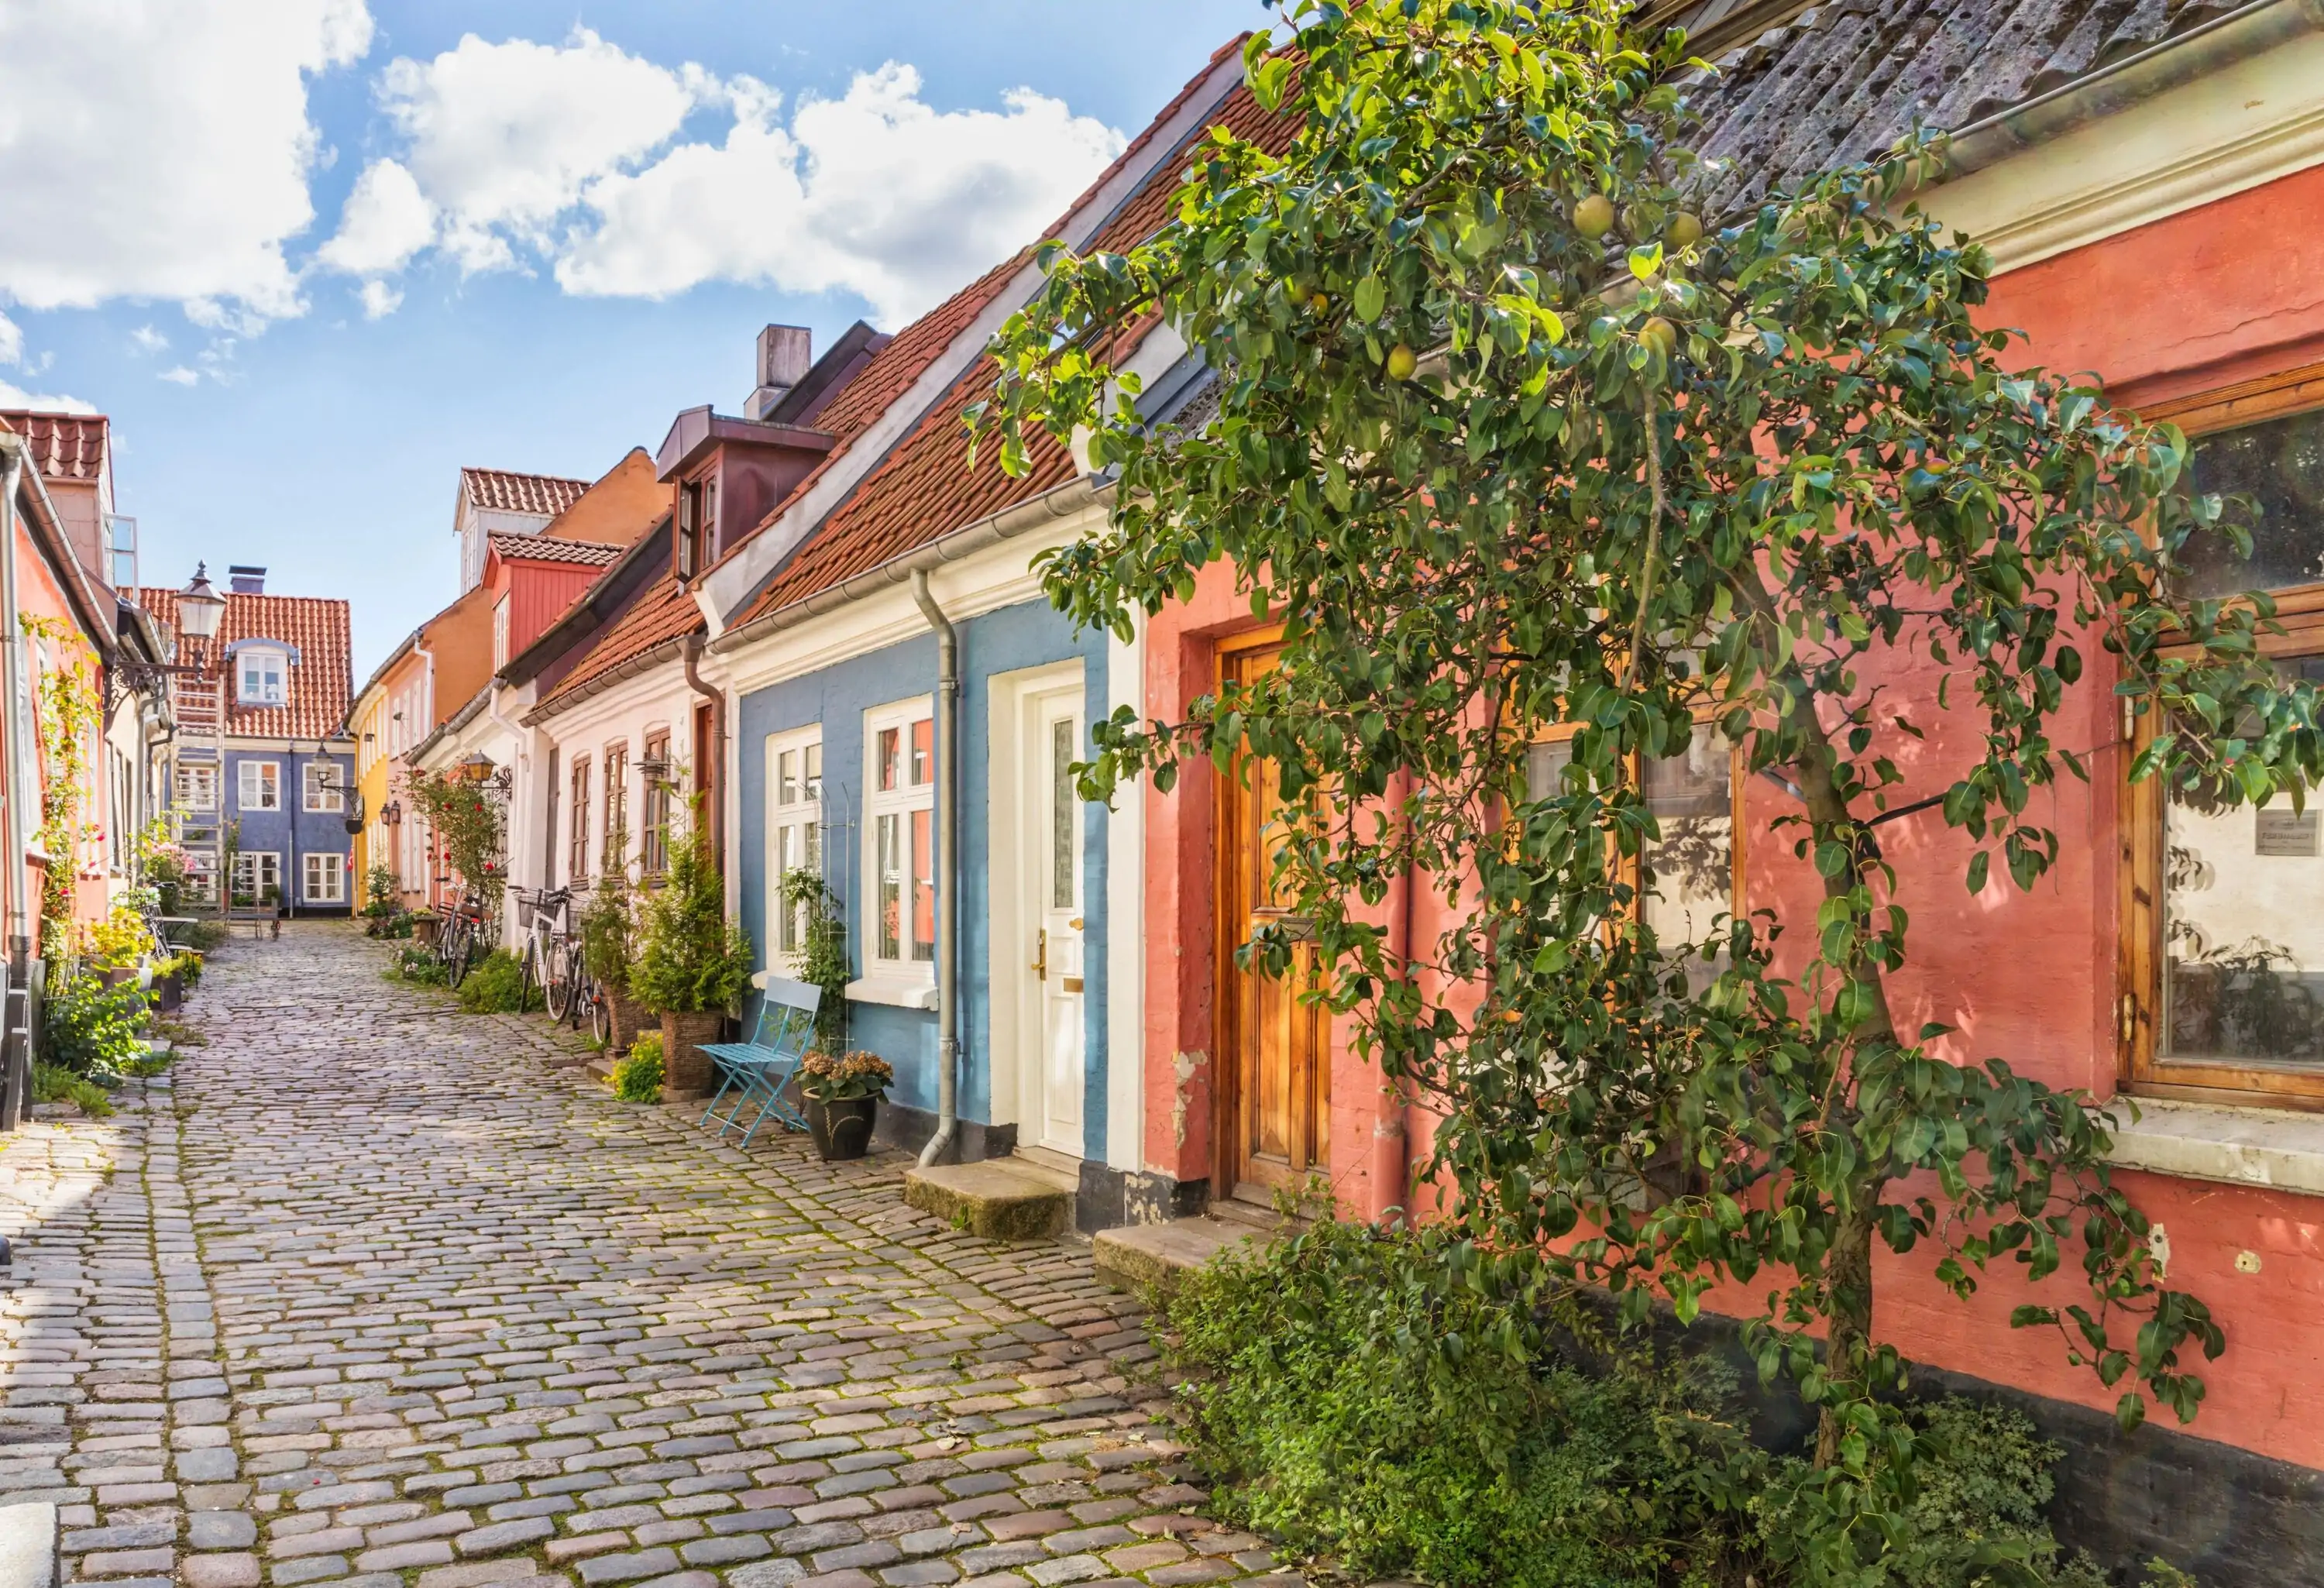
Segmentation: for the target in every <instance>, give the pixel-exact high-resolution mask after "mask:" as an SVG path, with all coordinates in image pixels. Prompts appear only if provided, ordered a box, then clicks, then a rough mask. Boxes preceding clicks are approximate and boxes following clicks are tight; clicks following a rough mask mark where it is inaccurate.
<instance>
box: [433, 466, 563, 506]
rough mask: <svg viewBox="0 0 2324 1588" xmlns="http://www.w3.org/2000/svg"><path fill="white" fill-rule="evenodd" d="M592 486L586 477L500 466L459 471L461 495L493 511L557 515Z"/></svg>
mask: <svg viewBox="0 0 2324 1588" xmlns="http://www.w3.org/2000/svg"><path fill="white" fill-rule="evenodd" d="M589 485H590V482H589V481H587V480H567V479H563V478H560V477H559V476H558V475H518V474H511V473H509V472H508V471H507V470H505V469H497V468H464V469H462V470H461V471H460V494H461V496H462V498H463V499H465V500H466V502H468V503H470V504H471V505H472V506H475V507H478V508H482V509H484V511H486V512H524V513H531V514H533V515H535V516H536V517H539V518H555V517H556V516H557V515H558V513H560V512H564V511H565V510H566V509H567V508H568V507H570V506H572V505H573V503H575V502H576V501H578V500H579V499H580V496H581V493H582V492H584V491H586V490H587V489H588V488H589Z"/></svg>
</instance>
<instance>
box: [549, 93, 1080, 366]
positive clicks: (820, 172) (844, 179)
mask: <svg viewBox="0 0 2324 1588" xmlns="http://www.w3.org/2000/svg"><path fill="white" fill-rule="evenodd" d="M750 87H751V88H756V85H750ZM919 95H920V76H919V73H918V71H916V70H915V69H912V68H911V67H909V66H905V65H899V64H898V63H896V62H893V61H890V62H889V63H888V64H887V65H885V66H883V67H881V69H879V70H878V71H876V72H867V73H862V74H860V75H858V76H857V78H855V80H854V82H853V84H851V85H850V86H849V88H848V90H847V93H846V95H845V97H843V98H839V99H835V100H810V101H808V102H807V103H805V104H803V105H801V106H799V107H798V110H797V112H796V113H794V115H792V117H791V122H790V125H789V126H788V128H786V127H784V126H782V125H779V122H778V121H777V119H776V114H775V113H776V110H777V108H778V106H777V104H776V101H775V99H774V97H773V96H772V95H770V94H765V93H763V91H762V92H761V93H759V94H751V93H749V92H747V91H745V92H742V93H738V94H737V95H736V96H735V98H736V108H737V119H736V122H735V125H734V127H733V131H732V132H730V133H729V134H727V136H726V140H725V142H724V143H723V144H720V145H716V146H713V145H710V144H706V143H688V144H685V145H682V146H680V147H678V148H677V149H673V150H672V151H670V152H669V153H668V154H667V155H665V156H664V157H663V158H662V159H660V160H659V161H658V162H655V163H654V164H653V165H651V166H650V167H649V168H647V169H646V170H644V171H641V172H638V173H636V174H634V175H629V174H618V173H617V174H609V175H607V176H605V177H603V178H601V179H600V180H597V181H596V182H595V183H593V184H592V185H591V186H590V188H589V189H588V191H587V193H586V196H585V200H584V202H585V203H586V207H587V208H588V209H589V210H590V211H592V212H593V214H594V215H595V217H596V225H595V227H594V229H592V230H589V231H586V232H584V233H580V234H578V235H576V236H575V237H574V238H573V239H572V240H571V241H570V242H569V244H568V246H567V250H566V252H565V254H564V256H563V257H562V258H561V259H559V260H558V264H557V279H558V282H560V283H561V284H562V285H563V286H564V287H565V288H566V290H567V291H572V292H583V293H618V294H641V295H645V296H650V297H661V296H665V295H667V294H669V293H671V292H678V291H685V290H686V289H687V288H688V287H691V286H694V285H696V283H698V282H705V281H736V282H762V283H765V284H768V285H771V286H777V287H782V288H787V289H789V290H791V291H825V290H827V289H832V288H839V289H844V290H845V291H853V292H855V293H858V294H860V295H861V296H862V297H864V298H866V299H869V300H871V304H872V307H873V309H874V310H875V312H876V313H878V314H879V315H880V317H881V319H885V320H887V321H889V322H890V323H894V322H895V321H897V320H899V319H905V318H908V317H909V316H910V315H912V314H914V313H917V312H918V310H920V309H925V308H926V307H927V306H928V305H929V304H930V303H932V302H934V301H936V300H937V299H939V298H941V297H942V296H943V295H944V294H945V293H946V292H948V291H952V290H953V289H954V288H956V287H958V286H960V285H961V284H963V283H964V282H966V281H968V280H969V279H970V278H971V277H972V276H973V275H974V274H975V273H976V272H979V271H981V270H983V269H984V268H986V267H987V266H989V265H991V263H994V262H995V261H997V260H1000V259H1003V258H1006V257H1007V256H1008V254H1009V253H1010V251H1011V250H1012V249H1015V248H1017V247H1019V246H1021V245H1024V244H1026V243H1028V242H1031V241H1032V240H1033V239H1034V235H1035V233H1036V232H1037V229H1038V228H1039V227H1040V226H1044V225H1046V224H1047V223H1048V222H1049V221H1050V220H1051V219H1053V218H1055V217H1056V214H1057V212H1058V211H1059V210H1060V209H1062V208H1064V207H1065V205H1066V204H1067V203H1069V202H1071V200H1072V199H1073V198H1074V195H1075V194H1077V193H1078V192H1080V191H1081V189H1083V188H1084V186H1085V185H1087V183H1088V181H1089V180H1090V178H1091V177H1092V176H1093V175H1094V174H1095V173H1096V172H1097V171H1100V170H1101V169H1102V168H1103V167H1104V165H1105V164H1106V162H1109V161H1111V159H1112V158H1113V157H1114V156H1115V155H1117V154H1119V153H1120V152H1121V147H1122V139H1121V135H1120V134H1118V133H1116V132H1114V131H1113V130H1112V129H1111V128H1109V127H1107V126H1105V125H1103V124H1102V123H1100V122H1097V121H1093V120H1092V119H1090V118H1089V117H1086V116H1076V115H1073V114H1072V112H1071V111H1070V110H1068V109H1067V108H1066V106H1065V104H1064V102H1063V101H1061V100H1056V99H1052V98H1049V97H1046V96H1043V95H1039V94H1036V93H1033V92H1031V91H1030V90H1029V89H1022V88H1020V89H1018V90H1016V91H1014V92H1012V93H1010V95H1008V96H1007V97H1006V100H1005V103H1006V106H1007V108H1006V109H1005V110H1003V111H998V112H996V111H985V110H964V111H948V112H941V113H940V112H938V111H936V109H934V108H932V107H931V106H928V105H927V103H926V102H924V101H923V100H922V99H921V98H920V97H919Z"/></svg>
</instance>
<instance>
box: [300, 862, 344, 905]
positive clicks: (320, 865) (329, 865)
mask: <svg viewBox="0 0 2324 1588" xmlns="http://www.w3.org/2000/svg"><path fill="white" fill-rule="evenodd" d="M302 864H303V865H304V868H305V870H306V873H307V875H306V881H305V891H306V899H307V902H308V903H309V904H345V903H346V901H347V869H346V862H345V861H344V860H342V859H341V858H340V857H339V856H337V855H336V854H309V855H307V856H305V857H304V859H303V862H302Z"/></svg>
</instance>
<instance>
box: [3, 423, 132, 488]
mask: <svg viewBox="0 0 2324 1588" xmlns="http://www.w3.org/2000/svg"><path fill="white" fill-rule="evenodd" d="M0 421H5V427H6V428H7V429H12V430H14V431H15V432H16V433H17V434H18V435H20V436H22V437H23V438H24V456H25V457H29V458H31V459H32V465H33V466H34V467H36V468H38V469H39V470H40V471H41V475H42V478H44V479H51V480H88V481H92V482H94V481H96V480H97V479H98V478H100V477H101V476H102V475H104V473H105V442H106V419H105V416H104V415H103V414H101V413H31V412H27V411H21V410H18V409H13V408H12V409H8V410H5V411H0Z"/></svg>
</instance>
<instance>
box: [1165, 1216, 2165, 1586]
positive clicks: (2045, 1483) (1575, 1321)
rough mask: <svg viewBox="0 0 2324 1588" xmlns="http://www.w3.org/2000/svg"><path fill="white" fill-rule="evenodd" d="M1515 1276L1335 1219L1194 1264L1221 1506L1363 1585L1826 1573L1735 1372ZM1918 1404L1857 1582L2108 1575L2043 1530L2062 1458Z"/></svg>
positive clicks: (1962, 1414)
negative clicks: (1909, 1491) (1880, 1537)
mask: <svg viewBox="0 0 2324 1588" xmlns="http://www.w3.org/2000/svg"><path fill="white" fill-rule="evenodd" d="M1498 1281H1499V1275H1498V1274H1497V1273H1496V1272H1495V1269H1494V1267H1493V1260H1491V1259H1490V1258H1488V1257H1483V1256H1480V1255H1478V1254H1476V1253H1475V1252H1473V1251H1464V1250H1462V1249H1461V1248H1460V1247H1459V1246H1458V1244H1457V1242H1455V1240H1454V1238H1453V1237H1452V1235H1451V1234H1450V1233H1445V1232H1440V1231H1423V1232H1421V1233H1417V1234H1406V1233H1396V1234H1384V1233H1380V1232H1379V1231H1376V1230H1372V1229H1369V1228H1368V1227H1365V1226H1362V1225H1358V1224H1351V1223H1341V1222H1338V1221H1336V1220H1333V1219H1329V1218H1326V1219H1324V1220H1322V1221H1320V1222H1319V1223H1316V1224H1314V1226H1312V1227H1311V1228H1309V1229H1308V1230H1306V1231H1305V1232H1304V1233H1301V1234H1299V1235H1298V1236H1296V1237H1295V1238H1292V1239H1289V1240H1286V1241H1283V1242H1277V1244H1276V1245H1275V1246H1273V1247H1272V1248H1269V1249H1268V1250H1267V1251H1264V1252H1255V1251H1236V1252H1234V1253H1231V1255H1229V1256H1227V1257H1225V1258H1223V1259H1222V1260H1220V1261H1218V1262H1216V1263H1214V1264H1213V1266H1212V1267H1210V1268H1208V1269H1203V1270H1202V1271H1200V1272H1198V1273H1195V1274H1194V1275H1191V1276H1189V1277H1188V1278H1187V1279H1185V1282H1184V1283H1183V1284H1182V1285H1181V1286H1180V1288H1179V1289H1178V1290H1177V1292H1176V1294H1175V1295H1174V1296H1173V1297H1170V1298H1169V1300H1168V1301H1167V1303H1166V1304H1165V1318H1166V1322H1167V1331H1166V1339H1165V1344H1166V1347H1167V1362H1168V1365H1170V1366H1171V1367H1173V1368H1174V1369H1177V1370H1181V1371H1184V1372H1185V1375H1186V1377H1185V1380H1184V1381H1183V1382H1182V1384H1181V1385H1180V1387H1179V1390H1178V1396H1179V1400H1178V1411H1177V1417H1178V1420H1179V1422H1180V1424H1181V1425H1182V1426H1183V1427H1184V1429H1185V1433H1186V1436H1187V1437H1188V1439H1189V1441H1190V1443H1191V1444H1192V1445H1193V1446H1194V1453H1195V1456H1196V1459H1197V1460H1198V1461H1199V1462H1200V1463H1202V1465H1203V1467H1204V1468H1205V1469H1207V1471H1208V1472H1209V1473H1210V1474H1211V1475H1212V1476H1213V1478H1214V1479H1215V1480H1216V1481H1217V1484H1218V1487H1217V1491H1216V1500H1217V1504H1218V1506H1219V1507H1220V1509H1221V1510H1222V1511H1223V1512H1224V1513H1225V1514H1226V1515H1227V1516H1229V1517H1230V1518H1231V1519H1234V1520H1236V1521H1239V1522H1241V1523H1244V1524H1246V1525H1248V1526H1250V1527H1252V1528H1259V1529H1262V1530H1265V1531H1268V1532H1270V1533H1273V1534H1275V1535H1276V1536H1277V1537H1280V1538H1282V1539H1283V1540H1284V1541H1285V1542H1286V1544H1288V1545H1289V1546H1291V1547H1292V1548H1293V1549H1295V1550H1296V1551H1299V1552H1302V1553H1306V1554H1314V1555H1326V1556H1332V1557H1333V1558H1334V1561H1335V1564H1336V1566H1337V1568H1338V1570H1339V1571H1340V1572H1341V1573H1342V1574H1345V1575H1348V1576H1350V1577H1352V1578H1354V1579H1355V1580H1358V1581H1362V1580H1365V1579H1367V1578H1380V1577H1403V1576H1408V1577H1417V1578H1420V1579H1423V1580H1425V1581H1427V1582H1430V1583H1438V1584H1443V1588H1743V1585H1744V1584H1745V1583H1747V1582H1756V1583H1757V1585H1758V1588H1811V1585H1813V1588H1821V1581H1820V1580H1819V1579H1818V1578H1816V1577H1814V1576H1812V1574H1809V1572H1808V1571H1807V1570H1806V1568H1804V1567H1803V1566H1799V1565H1795V1564H1794V1563H1796V1562H1798V1561H1799V1560H1800V1559H1801V1557H1802V1556H1803V1549H1802V1544H1803V1537H1802V1532H1801V1529H1802V1528H1812V1526H1814V1525H1815V1523H1814V1519H1815V1518H1816V1517H1817V1516H1818V1515H1819V1514H1820V1513H1819V1512H1818V1510H1816V1508H1815V1507H1814V1506H1813V1504H1812V1502H1811V1501H1812V1496H1813V1494H1814V1491H1815V1489H1816V1483H1817V1478H1816V1474H1814V1473H1812V1472H1811V1471H1810V1469H1809V1468H1808V1466H1807V1464H1806V1463H1804V1462H1803V1461H1800V1460H1798V1459H1795V1458H1792V1457H1787V1456H1777V1455H1772V1454H1767V1453H1766V1452H1764V1451H1761V1450H1759V1449H1757V1448H1756V1447H1755V1446H1754V1445H1751V1444H1750V1442H1749V1440H1748V1438H1747V1437H1746V1435H1745V1421H1746V1418H1745V1417H1744V1414H1743V1409H1742V1408H1741V1407H1740V1405H1739V1403H1738V1400H1737V1399H1736V1394H1735V1388H1736V1387H1735V1383H1734V1380H1733V1378H1732V1376H1731V1374H1729V1372H1727V1371H1725V1370H1724V1369H1723V1368H1721V1367H1720V1366H1718V1365H1716V1364H1714V1363H1712V1362H1709V1361H1708V1360H1706V1359H1703V1358H1700V1357H1690V1356H1684V1355H1678V1354H1674V1353H1668V1352H1660V1353H1658V1352H1655V1351H1653V1350H1649V1349H1648V1348H1646V1347H1645V1346H1642V1345H1638V1344H1636V1343H1624V1342H1622V1341H1620V1340H1618V1339H1609V1338H1607V1337H1606V1336H1605V1335H1604V1334H1601V1332H1600V1325H1599V1322H1598V1319H1597V1316H1596V1315H1594V1314H1593V1313H1591V1311H1589V1310H1587V1309H1585V1308H1583V1307H1582V1306H1578V1305H1575V1304H1573V1303H1572V1301H1571V1299H1570V1298H1569V1299H1567V1300H1565V1301H1563V1302H1560V1303H1558V1304H1557V1305H1556V1306H1554V1307H1553V1308H1551V1309H1549V1312H1550V1314H1552V1315H1554V1317H1555V1319H1556V1322H1555V1323H1554V1325H1551V1324H1547V1323H1545V1322H1543V1321H1541V1320H1540V1319H1538V1318H1536V1317H1535V1316H1531V1315H1527V1314H1525V1313H1522V1312H1520V1311H1519V1310H1517V1308H1515V1307H1513V1306H1510V1305H1509V1304H1508V1303H1507V1302H1505V1301H1503V1300H1501V1299H1499V1297H1501V1296H1502V1294H1503V1291H1502V1288H1501V1287H1500V1285H1499V1282H1498ZM1912 1416H1913V1418H1914V1424H1915V1427H1916V1432H1917V1433H1918V1435H1919V1436H1920V1440H1921V1444H1922V1447H1923V1448H1922V1454H1921V1456H1920V1459H1919V1460H1917V1461H1916V1462H1915V1463H1914V1476H1915V1478H1916V1480H1917V1481H1918V1482H1919V1485H1920V1488H1919V1492H1918V1497H1917V1499H1916V1500H1915V1502H1914V1506H1913V1508H1912V1510H1910V1512H1909V1522H1910V1526H1909V1528H1908V1529H1907V1533H1906V1535H1905V1537H1903V1538H1902V1539H1901V1540H1899V1541H1898V1546H1897V1547H1896V1548H1895V1549H1894V1550H1892V1552H1891V1554H1890V1555H1889V1556H1887V1557H1886V1559H1885V1560H1882V1561H1880V1562H1878V1563H1877V1564H1875V1563H1869V1562H1867V1564H1866V1566H1865V1569H1864V1571H1863V1573H1862V1574H1860V1575H1858V1576H1855V1577H1851V1578H1850V1579H1849V1588H1987V1585H1988V1584H1990V1585H1993V1588H2000V1585H2001V1584H2007V1583H2017V1584H2026V1583H2044V1584H2051V1585H2052V1588H2101V1585H2102V1584H2103V1583H2104V1581H2105V1579H2104V1577H2103V1575H2102V1574H2099V1573H2098V1571H2097V1570H2096V1568H2095V1567H2093V1566H2092V1565H2090V1564H2089V1562H2088V1561H2087V1560H2086V1559H2077V1560H2073V1561H2064V1562H2061V1559H2060V1556H2061V1551H2060V1548H2059V1546H2058V1543H2057V1540H2056V1539H2055V1537H2052V1534H2051V1532H2050V1529H2049V1527H2048V1525H2047V1524H2046V1523H2045V1522H2044V1521H2043V1515H2042V1513H2043V1508H2044V1506H2046V1505H2047V1503H2048V1502H2049V1500H2050V1497H2051V1492H2052V1485H2051V1482H2050V1475H2049V1474H2050V1469H2051V1467H2052V1465H2053V1464H2054V1463H2056V1462H2057V1460H2058V1458H2059V1454H2060V1453H2059V1451H2058V1450H2057V1448H2056V1447H2055V1446H2053V1445H2047V1444H2045V1443H2043V1441H2042V1440H2040V1439H2039V1438H2037V1437H2036V1436H2035V1435H2034V1433H2033V1426H2032V1424H2031V1423H2030V1422H2028V1421H2027V1420H2026V1419H2025V1418H2024V1417H2023V1416H2022V1415H2021V1414H2019V1413H2017V1412H2015V1411H2011V1410H2008V1409H2006V1408H1997V1407H1989V1406H1979V1405H1976V1404H1972V1403H1970V1402H1968V1401H1961V1400H1950V1401H1944V1402H1941V1403H1937V1404H1934V1405H1931V1406H1926V1407H1922V1408H1915V1409H1914V1412H1913V1413H1912ZM2150 1570H2153V1571H2157V1572H2159V1573H2163V1574H2167V1573H2168V1572H2169V1568H2168V1567H2166V1566H2163V1565H2160V1563H2158V1564H2157V1565H2156V1566H2154V1567H2151V1568H2150ZM2171 1580H2172V1579H2171V1578H2170V1577H2169V1576H2167V1575H2164V1576H2158V1578H2157V1579H2156V1581H2157V1583H2163V1582H2168V1581H2171Z"/></svg>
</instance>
